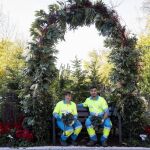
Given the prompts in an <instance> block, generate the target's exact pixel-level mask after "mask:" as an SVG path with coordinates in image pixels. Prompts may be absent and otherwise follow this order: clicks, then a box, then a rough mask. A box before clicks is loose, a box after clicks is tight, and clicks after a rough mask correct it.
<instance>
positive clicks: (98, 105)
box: [82, 96, 108, 115]
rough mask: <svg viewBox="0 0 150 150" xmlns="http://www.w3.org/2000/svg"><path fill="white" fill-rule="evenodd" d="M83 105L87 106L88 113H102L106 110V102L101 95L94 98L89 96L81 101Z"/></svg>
mask: <svg viewBox="0 0 150 150" xmlns="http://www.w3.org/2000/svg"><path fill="white" fill-rule="evenodd" d="M82 105H83V107H88V108H89V111H90V113H96V114H99V115H103V114H104V113H105V112H108V104H107V102H106V100H105V99H104V98H103V97H100V96H97V98H96V99H93V98H92V97H89V98H87V99H86V100H85V102H84V103H82Z"/></svg>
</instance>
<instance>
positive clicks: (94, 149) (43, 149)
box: [0, 146, 150, 150]
mask: <svg viewBox="0 0 150 150" xmlns="http://www.w3.org/2000/svg"><path fill="white" fill-rule="evenodd" d="M0 150H150V148H144V147H84V146H83V147H82V146H76V147H74V146H69V147H60V146H42V147H28V148H26V147H25V148H0Z"/></svg>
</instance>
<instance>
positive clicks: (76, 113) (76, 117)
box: [73, 104, 78, 120]
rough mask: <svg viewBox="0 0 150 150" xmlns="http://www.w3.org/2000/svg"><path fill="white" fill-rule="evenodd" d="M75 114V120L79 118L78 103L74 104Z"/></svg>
mask: <svg viewBox="0 0 150 150" xmlns="http://www.w3.org/2000/svg"><path fill="white" fill-rule="evenodd" d="M73 116H74V120H77V119H78V112H77V106H76V104H75V105H74V111H73Z"/></svg>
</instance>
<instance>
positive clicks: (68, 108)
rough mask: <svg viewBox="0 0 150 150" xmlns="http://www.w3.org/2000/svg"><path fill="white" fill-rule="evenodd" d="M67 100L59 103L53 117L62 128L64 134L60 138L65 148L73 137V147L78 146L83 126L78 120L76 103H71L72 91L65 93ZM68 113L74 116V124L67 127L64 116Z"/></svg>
mask: <svg viewBox="0 0 150 150" xmlns="http://www.w3.org/2000/svg"><path fill="white" fill-rule="evenodd" d="M64 96H65V99H64V100H62V101H60V102H58V103H57V104H56V107H55V109H54V111H53V116H54V117H55V118H56V119H57V126H58V128H60V129H61V130H62V131H63V133H62V135H61V137H60V143H61V145H63V146H67V145H68V143H67V139H68V138H69V137H71V139H72V145H77V142H76V139H77V137H78V135H79V133H80V132H81V129H82V124H81V123H80V121H79V120H78V119H77V117H78V115H77V107H76V104H75V103H74V102H72V101H71V99H72V94H71V92H70V91H67V92H65V94H64ZM66 113H71V114H72V115H73V116H74V121H73V124H71V125H69V126H68V125H65V124H64V123H63V121H62V115H63V114H66Z"/></svg>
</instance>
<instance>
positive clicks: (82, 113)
mask: <svg viewBox="0 0 150 150" xmlns="http://www.w3.org/2000/svg"><path fill="white" fill-rule="evenodd" d="M77 111H78V119H79V120H80V121H81V122H82V123H84V122H85V120H86V118H87V117H88V116H89V114H90V113H89V109H88V108H80V107H77ZM113 111H114V109H112V107H109V113H110V116H112V115H113Z"/></svg>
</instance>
